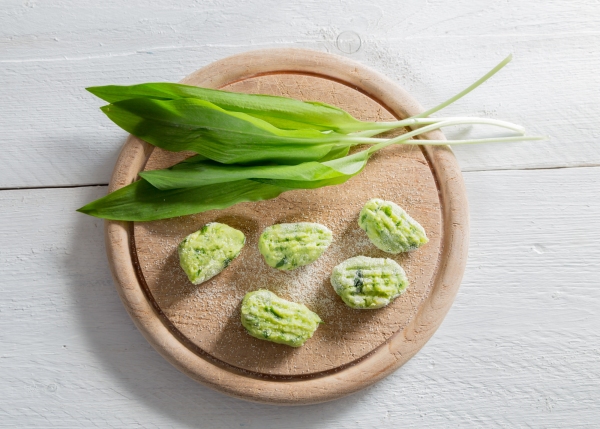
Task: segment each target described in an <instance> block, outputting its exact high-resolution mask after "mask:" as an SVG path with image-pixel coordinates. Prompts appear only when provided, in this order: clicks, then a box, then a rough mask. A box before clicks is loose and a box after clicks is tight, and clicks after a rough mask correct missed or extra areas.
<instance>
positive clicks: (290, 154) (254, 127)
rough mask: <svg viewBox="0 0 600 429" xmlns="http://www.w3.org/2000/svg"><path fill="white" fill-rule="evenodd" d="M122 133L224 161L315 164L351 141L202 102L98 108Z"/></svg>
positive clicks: (132, 102) (124, 103)
mask: <svg viewBox="0 0 600 429" xmlns="http://www.w3.org/2000/svg"><path fill="white" fill-rule="evenodd" d="M102 111H103V112H104V113H105V114H106V115H107V116H108V117H109V118H110V119H111V120H112V121H113V122H114V123H116V124H117V125H119V126H120V127H121V128H123V129H124V130H125V131H128V132H130V133H131V134H133V135H136V136H138V137H140V138H141V139H143V140H145V141H147V142H148V143H151V144H153V145H155V146H158V147H161V148H163V149H166V150H171V151H175V152H178V151H183V150H189V151H193V152H196V153H198V154H201V155H203V156H205V157H207V158H210V159H212V160H215V161H218V162H221V163H225V164H233V163H239V164H243V163H253V162H254V163H255V162H259V161H271V162H276V163H280V164H295V163H299V162H306V161H315V160H318V159H321V158H323V157H324V156H326V155H327V154H329V153H330V151H331V149H332V148H333V147H334V146H343V145H347V146H351V145H354V144H357V141H358V140H357V138H355V137H350V136H345V135H341V134H337V133H332V132H330V133H322V132H320V131H317V130H312V129H303V130H281V129H278V128H276V127H274V126H272V125H271V124H269V123H267V122H265V121H263V120H261V119H257V118H254V117H252V116H249V115H246V114H244V113H239V112H227V111H225V110H223V109H221V108H220V107H218V106H216V105H214V104H212V103H209V102H206V101H202V100H196V99H191V98H188V99H179V100H170V101H162V100H154V99H144V98H138V99H130V100H124V101H119V102H117V103H114V104H109V105H107V106H104V107H102Z"/></svg>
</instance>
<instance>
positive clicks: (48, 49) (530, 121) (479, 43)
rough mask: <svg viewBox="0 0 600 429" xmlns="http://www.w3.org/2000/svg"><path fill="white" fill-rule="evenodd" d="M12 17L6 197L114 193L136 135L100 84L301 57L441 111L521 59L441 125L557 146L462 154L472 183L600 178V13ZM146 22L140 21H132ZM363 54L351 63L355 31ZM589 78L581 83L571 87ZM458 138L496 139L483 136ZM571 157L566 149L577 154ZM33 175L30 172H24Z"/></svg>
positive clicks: (13, 8) (430, 8)
mask: <svg viewBox="0 0 600 429" xmlns="http://www.w3.org/2000/svg"><path fill="white" fill-rule="evenodd" d="M3 5H5V7H3V8H2V10H0V22H1V23H2V25H0V81H1V82H2V87H1V89H0V91H1V93H2V99H3V103H0V129H1V130H2V131H3V133H2V136H1V137H0V147H1V149H2V151H3V156H2V157H1V158H0V188H17V187H31V186H34V187H39V186H73V185H90V184H107V183H108V180H109V178H110V175H111V172H112V168H113V166H114V164H115V162H116V159H117V156H118V153H119V150H120V148H121V146H122V144H123V140H124V139H125V138H126V134H125V133H124V132H123V131H121V130H119V129H118V128H117V127H116V126H115V125H114V124H113V123H112V122H110V120H108V119H107V118H105V117H104V115H103V114H102V113H101V112H100V111H99V110H98V107H99V106H101V105H102V101H100V100H98V99H97V98H95V97H94V96H92V95H91V94H89V93H87V92H86V91H85V89H84V88H86V87H88V86H94V85H110V84H133V83H142V82H156V81H167V82H177V81H179V80H180V79H182V78H183V77H184V76H185V75H187V74H188V73H189V71H190V70H196V69H198V68H200V67H202V66H205V65H207V64H210V63H211V62H213V61H215V60H218V59H220V58H224V57H226V56H229V55H234V54H237V53H241V52H245V51H248V50H253V49H259V48H268V47H304V48H309V49H314V50H318V51H321V52H331V53H336V54H339V55H344V56H346V57H348V58H351V59H354V60H356V61H359V62H361V63H363V64H366V65H368V66H370V67H372V68H374V69H376V70H377V71H379V72H380V73H382V74H384V75H386V76H388V77H389V78H390V79H392V80H394V82H396V83H397V84H399V85H401V86H402V87H404V88H406V89H407V90H408V91H409V92H410V93H411V94H412V95H413V96H415V97H416V98H417V99H418V100H419V101H420V103H421V104H422V105H423V106H425V107H432V106H434V105H436V104H438V103H439V102H441V101H443V100H445V99H447V98H448V97H450V96H452V95H453V94H455V93H456V92H458V91H460V90H462V89H463V88H464V87H466V86H467V85H469V84H471V83H472V82H473V81H475V80H476V79H477V78H479V77H480V76H481V75H483V74H484V73H485V72H487V71H488V70H489V69H490V68H491V67H493V66H494V65H495V64H496V63H498V62H499V61H500V60H501V59H502V58H504V57H505V56H506V55H508V54H509V53H511V52H512V53H513V54H514V57H515V59H514V60H513V62H512V63H511V64H510V65H509V66H508V67H506V68H505V69H504V70H503V71H502V72H501V73H499V74H498V75H496V76H495V77H494V78H493V79H492V80H490V81H489V82H488V83H486V84H485V85H484V86H482V87H480V88H478V89H477V90H476V91H475V92H473V93H471V94H470V95H469V96H468V97H465V98H464V99H462V100H460V101H459V102H458V103H457V104H456V105H455V106H451V107H449V108H448V109H446V110H445V111H443V112H440V113H439V116H442V115H444V116H465V115H468V116H484V117H490V118H495V119H504V120H509V121H512V122H515V123H519V124H521V125H523V126H525V128H526V129H527V130H528V131H529V132H530V133H532V134H542V135H548V136H551V139H550V140H549V141H548V142H545V143H543V144H540V143H539V142H523V143H513V144H491V145H479V146H472V147H459V148H456V149H455V154H456V156H457V159H458V160H459V164H460V166H461V169H462V170H463V171H480V170H489V169H507V168H508V169H514V168H540V167H543V168H552V167H565V166H586V165H587V166H592V165H600V150H599V143H598V142H599V141H600V139H599V135H598V129H597V127H594V126H592V124H594V122H595V118H597V117H598V116H599V115H600V107H598V104H597V103H595V98H597V97H595V98H594V97H590V95H591V94H598V93H600V82H599V81H598V79H596V70H597V69H598V67H600V55H598V46H600V34H598V30H597V28H598V22H599V18H598V17H599V16H600V14H599V12H598V4H596V3H594V2H593V1H592V0H573V1H559V2H551V3H548V2H546V1H542V0H532V1H527V2H522V1H521V2H519V1H516V0H508V1H505V2H498V3H493V4H490V3H489V2H485V1H483V0H476V1H466V0H461V1H458V2H441V1H431V2H426V3H425V4H423V3H422V2H418V1H414V0H412V1H406V2H403V3H402V7H398V4H397V2H395V1H393V0H376V1H372V2H369V3H365V2H361V1H356V0H353V1H348V2H345V3H344V5H340V3H339V2H320V3H319V2H314V1H309V2H308V4H307V3H305V2H300V1H292V2H289V3H288V4H286V6H285V7H283V6H282V7H280V5H279V4H277V3H276V2H272V1H270V0H261V1H259V2H258V3H254V2H251V3H244V4H240V3H239V2H235V1H232V0H212V1H209V3H208V5H204V4H202V5H201V4H199V3H194V2H189V3H182V2H177V1H175V2H167V1H165V0H154V1H151V2H142V1H140V0H136V1H132V2H128V4H127V6H123V4H122V2H121V1H118V0H107V1H104V2H102V4H97V3H82V2H75V1H73V0H68V1H64V2H62V1H61V2H59V3H48V2H40V1H37V0H27V1H25V0H6V1H5V2H3ZM132 16H133V17H135V18H133V19H132V18H131V17H132ZM348 30H350V31H353V32H354V33H355V34H357V35H358V36H359V37H360V39H361V40H362V45H361V47H360V49H359V50H358V51H356V52H353V53H346V52H344V51H342V50H340V49H339V48H338V46H337V38H338V36H339V35H340V34H341V33H342V32H344V31H348ZM574 76H576V78H575V77H574ZM444 132H445V133H446V136H447V137H448V138H449V139H450V138H462V137H464V136H465V135H470V136H482V135H489V134H491V133H492V132H494V131H493V130H490V129H489V128H482V127H474V128H471V127H458V128H456V129H450V128H449V129H447V130H446V131H444ZM567 146H568V148H569V149H568V150H565V147H567ZM22 163H26V164H27V165H29V166H30V168H23V167H22Z"/></svg>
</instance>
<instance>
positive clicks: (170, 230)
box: [106, 50, 468, 404]
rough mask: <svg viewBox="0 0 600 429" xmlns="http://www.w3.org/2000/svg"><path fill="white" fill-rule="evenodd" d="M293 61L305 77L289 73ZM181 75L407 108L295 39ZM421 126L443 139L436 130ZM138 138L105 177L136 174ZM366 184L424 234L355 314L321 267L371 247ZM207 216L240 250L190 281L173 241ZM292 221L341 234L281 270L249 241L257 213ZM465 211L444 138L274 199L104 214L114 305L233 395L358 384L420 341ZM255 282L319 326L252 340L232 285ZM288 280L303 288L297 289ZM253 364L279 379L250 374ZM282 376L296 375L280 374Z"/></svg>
mask: <svg viewBox="0 0 600 429" xmlns="http://www.w3.org/2000/svg"><path fill="white" fill-rule="evenodd" d="M349 70H350V72H349ZM291 71H294V73H293V74H292V73H290V72H291ZM303 73H304V74H307V73H308V74H311V75H312V76H297V75H298V74H300V75H302V74H303ZM324 79H325V80H326V81H325V82H322V81H323V80H324ZM185 82H186V83H191V84H197V85H201V86H211V87H223V86H225V87H227V86H226V85H227V84H228V82H237V83H236V84H235V85H232V86H231V88H232V89H237V88H241V89H244V88H246V89H248V90H249V91H250V92H256V91H266V92H272V93H277V94H288V95H297V94H299V95H301V96H302V97H303V98H312V97H313V96H314V97H317V100H322V101H328V102H335V101H337V102H338V103H339V104H340V105H341V106H342V107H345V106H350V105H355V106H357V107H354V109H355V110H356V112H354V113H357V114H359V115H361V112H362V116H365V119H368V118H376V117H384V118H385V117H386V115H390V114H389V113H384V111H383V110H382V107H381V106H388V108H391V109H393V110H392V111H393V112H394V114H395V116H396V117H406V116H409V115H411V114H414V113H416V112H418V111H419V109H420V106H419V105H418V103H417V102H416V101H414V100H413V99H412V98H410V97H409V96H408V95H407V94H406V93H405V92H404V91H403V90H401V89H400V88H398V87H395V86H394V85H393V84H392V83H391V82H390V81H388V80H387V79H386V78H385V77H383V76H381V75H378V74H377V73H376V72H373V71H371V70H369V69H366V68H364V67H363V66H361V65H359V64H354V63H352V62H350V61H348V60H345V59H343V58H341V57H335V56H330V55H323V54H320V53H316V52H312V51H306V50H269V51H257V52H250V53H246V54H244V55H239V56H236V57H232V58H229V59H225V60H222V61H219V62H217V63H215V64H213V65H211V66H209V67H206V68H205V69H202V70H200V71H198V72H196V73H194V74H192V75H191V76H190V77H188V78H187V79H186V80H185ZM341 82H344V85H343V87H342V86H341ZM236 85H237V86H236ZM282 88H283V89H282ZM314 88H317V89H316V90H314ZM352 88H356V89H352ZM357 89H358V90H359V91H357ZM361 93H362V94H369V95H370V96H371V97H372V98H373V99H372V100H369V98H368V97H366V96H365V95H362V94H361ZM374 100H379V101H378V103H379V104H380V105H381V106H377V105H376V104H375V103H374ZM364 112H367V113H366V114H365V113H364ZM387 117H390V116H387ZM431 137H434V138H443V136H442V135H441V133H439V132H437V133H436V134H435V135H433V134H432V135H431ZM148 146H149V145H147V144H146V143H144V142H142V141H141V140H138V139H136V138H133V137H132V138H130V139H129V142H128V143H127V145H126V146H125V147H124V149H123V152H122V155H121V158H120V160H119V162H118V163H117V166H116V170H115V176H114V179H115V180H114V182H115V184H113V185H111V189H116V188H117V187H119V185H122V184H125V183H128V182H130V181H132V180H134V179H135V177H136V176H137V173H138V172H139V170H140V168H141V165H142V164H143V160H145V159H146V157H147V151H148ZM421 151H423V152H421ZM132 154H133V155H132ZM132 156H135V157H136V159H135V161H134V162H132ZM183 156H185V155H182V156H180V158H181V157H183ZM173 158H174V156H173V155H172V154H168V153H163V152H162V151H156V152H153V153H152V155H150V157H149V159H148V165H147V167H148V168H155V167H164V166H168V165H171V164H172V163H173V162H176V161H177V160H176V159H173ZM117 183H118V184H119V185H117ZM373 195H375V196H380V197H383V198H386V199H393V200H395V201H397V202H399V203H401V204H402V205H403V206H404V207H405V208H406V209H407V210H408V211H409V213H412V214H414V215H415V217H416V218H417V219H418V220H419V221H420V222H422V223H423V224H424V226H425V228H426V229H427V231H428V232H431V238H432V240H431V243H429V245H428V246H425V247H424V248H423V249H422V250H421V249H420V250H419V251H417V252H414V253H411V254H410V255H402V256H399V257H398V258H397V259H398V260H399V261H400V262H401V263H402V264H403V265H405V267H406V269H407V272H408V274H409V279H410V280H411V283H412V286H411V288H410V291H409V292H408V293H407V294H406V295H405V296H403V297H401V298H399V299H397V300H396V301H395V302H394V304H393V305H391V306H390V307H388V308H385V309H382V310H378V311H374V312H358V313H357V312H356V311H355V310H350V309H348V308H346V307H345V306H344V305H343V304H342V303H341V302H340V301H339V299H337V297H336V296H335V294H334V292H333V290H332V289H331V287H329V288H328V287H324V286H327V283H328V277H329V273H330V271H331V269H332V267H333V266H335V265H337V264H338V263H340V262H341V261H343V260H344V259H346V258H348V257H351V256H355V255H357V254H360V253H363V252H364V253H366V254H367V255H372V256H383V254H382V252H379V251H375V250H374V249H370V246H369V244H368V241H366V240H364V237H363V239H361V238H360V237H361V231H360V229H359V228H358V227H357V225H356V215H357V213H358V212H359V211H360V208H361V206H362V204H364V202H365V201H366V200H368V199H369V198H371V197H372V196H373ZM215 220H216V221H218V220H221V221H223V220H227V222H226V223H228V224H231V225H232V226H235V227H238V228H240V229H241V230H242V231H244V232H245V233H246V234H247V236H248V247H249V248H250V250H246V251H245V252H243V253H242V256H241V257H240V258H238V259H237V260H236V261H234V262H233V263H232V265H231V268H230V269H228V270H226V271H224V272H223V273H222V274H221V275H219V276H217V277H215V279H213V280H212V281H209V282H207V284H206V285H202V286H200V287H192V286H190V284H189V283H188V282H187V281H186V279H185V276H183V273H181V272H180V270H179V268H178V267H177V265H178V261H177V257H176V252H175V249H176V245H177V243H178V242H179V241H181V239H182V238H183V237H185V235H187V234H189V233H191V232H193V231H195V230H197V229H199V228H200V227H201V226H202V225H204V224H206V223H207V222H209V221H215ZM302 220H304V221H306V220H312V221H321V222H323V223H324V224H325V225H327V226H329V227H330V228H331V229H332V230H333V231H334V233H335V234H336V235H337V236H338V237H340V238H339V239H338V240H339V241H338V242H337V243H336V244H334V245H333V250H332V251H330V252H328V256H327V257H323V258H322V259H321V260H320V261H317V262H316V263H315V264H314V265H313V266H310V267H305V268H304V269H300V270H298V271H297V272H293V273H290V278H288V279H285V278H284V277H283V275H282V274H281V273H278V272H276V271H274V270H271V269H270V268H268V267H266V266H263V265H261V261H260V255H259V254H258V252H257V251H256V249H255V248H254V247H255V245H256V240H257V238H258V235H259V233H260V231H262V229H263V228H264V227H266V226H268V225H270V224H273V223H276V222H281V221H302ZM467 224H468V212H467V203H466V198H465V194H464V188H463V185H462V181H461V178H460V171H459V170H458V168H457V164H456V161H455V160H454V158H453V156H452V155H451V152H450V151H449V150H448V149H446V148H444V147H436V148H423V149H421V150H419V149H417V148H414V147H406V148H389V149H388V150H386V151H382V153H381V154H379V155H378V156H377V157H376V158H375V159H374V162H373V164H372V165H371V166H370V167H368V168H367V171H366V172H365V173H364V176H362V175H361V176H359V177H357V178H354V179H352V181H349V182H348V183H346V184H344V185H342V186H338V187H331V188H323V189H320V190H318V191H312V192H309V191H294V192H289V193H284V194H283V195H281V196H280V197H278V198H277V199H275V200H273V201H266V202H259V203H247V204H241V205H238V206H235V207H233V208H230V209H227V210H223V211H214V212H207V213H204V214H199V215H194V216H189V217H184V218H179V219H173V220H169V221H161V222H151V223H136V224H135V227H134V229H133V230H132V229H131V226H130V225H129V224H127V223H124V222H107V230H106V231H107V236H106V237H107V241H106V243H107V250H108V254H109V261H110V263H111V267H112V270H113V274H114V275H115V279H116V281H117V289H118V290H119V293H120V294H121V297H122V299H123V301H124V303H125V306H126V308H127V309H128V311H129V312H130V315H131V316H132V318H133V319H134V321H135V322H136V324H137V325H138V327H139V328H140V329H141V330H142V332H143V333H144V334H145V336H146V338H148V340H149V341H150V343H151V344H152V345H153V346H154V347H155V348H156V349H157V350H158V351H159V352H161V354H163V356H165V357H166V358H167V359H168V360H169V361H170V362H171V363H173V364H174V365H175V366H177V367H178V368H179V369H181V370H182V371H184V372H185V373H187V374H188V375H190V376H191V377H193V378H195V379H196V380H198V381H201V382H202V383H205V384H207V385H209V386H211V387H214V388H216V389H219V390H222V391H224V392H226V393H228V394H231V395H234V396H239V397H242V398H245V399H250V400H255V401H262V402H269V403H287V404H305V403H312V402H322V401H326V400H330V399H334V398H338V397H340V396H344V395H347V394H349V393H352V392H355V391H356V390H359V389H361V388H364V387H366V386H368V385H370V384H372V383H374V382H375V381H377V380H379V379H381V378H382V377H384V376H386V375H388V374H389V373H391V372H392V371H393V370H394V369H396V368H398V367H399V366H400V365H402V364H403V363H405V362H406V361H407V360H408V359H410V357H412V355H414V353H416V352H417V351H418V350H419V349H420V348H421V347H422V346H423V345H424V344H425V342H426V341H427V340H428V339H429V337H430V336H431V335H432V334H433V332H434V331H435V329H436V328H437V326H438V325H439V324H440V323H441V320H442V319H443V317H444V315H445V313H446V311H447V310H448V308H449V306H450V305H451V303H452V300H453V299H454V296H455V294H456V291H457V289H458V285H459V283H460V279H461V277H462V270H463V268H464V264H465V262H466V261H465V255H466V244H467V237H468V230H467ZM134 237H135V238H134ZM130 245H131V246H132V247H131V248H130V247H129V246H130ZM132 256H133V257H132ZM135 266H139V271H136V269H135V268H134V267H135ZM245 266H250V267H252V269H247V268H244V267H245ZM313 281H314V283H313ZM265 283H266V284H267V285H268V286H267V287H268V288H269V289H272V290H273V289H275V290H276V291H278V292H280V293H282V294H283V296H284V297H287V298H292V299H293V298H295V299H294V300H299V301H300V302H304V303H306V304H310V305H309V306H311V305H312V307H313V308H314V309H315V310H316V311H318V312H319V311H320V312H321V313H320V314H323V316H324V320H325V322H326V326H325V327H324V328H322V329H319V330H318V331H317V333H316V335H315V337H314V338H313V340H312V341H311V342H310V343H308V344H307V345H306V346H304V347H302V348H300V349H296V350H292V349H289V348H286V347H285V346H281V345H274V344H270V343H266V342H261V341H259V340H256V339H254V338H251V337H249V336H247V335H246V334H245V332H244V330H243V329H242V328H241V327H240V326H239V323H238V322H239V321H238V319H239V314H238V311H239V310H238V306H239V302H240V300H241V298H242V297H243V295H244V294H245V293H246V292H248V291H250V290H255V289H258V288H259V287H261V286H263V285H264V284H265ZM301 287H305V288H306V291H300V292H299V291H298V289H299V288H301ZM244 370H245V371H250V373H248V372H243V371H244ZM262 375H269V376H271V377H272V376H280V377H284V378H281V379H260V378H258V377H259V376H262ZM306 376H311V377H310V378H306ZM289 377H292V379H293V378H294V377H302V378H298V379H297V380H296V381H294V382H290V380H289V379H288V378H289Z"/></svg>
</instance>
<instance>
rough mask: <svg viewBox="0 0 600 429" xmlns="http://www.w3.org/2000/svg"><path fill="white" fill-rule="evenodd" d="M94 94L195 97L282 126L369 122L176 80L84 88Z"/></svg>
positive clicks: (338, 127) (327, 108)
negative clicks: (175, 81)
mask: <svg viewBox="0 0 600 429" xmlns="http://www.w3.org/2000/svg"><path fill="white" fill-rule="evenodd" d="M87 90H88V91H89V92H91V93H92V94H94V95H96V96H97V97H99V98H101V99H103V100H105V101H108V102H109V103H116V102H119V101H124V100H129V99H134V98H149V99H156V100H178V99H185V98H192V99H199V100H204V101H208V102H210V103H213V104H215V105H217V106H219V107H221V108H223V109H225V110H228V111H231V112H241V113H247V114H249V115H252V116H254V117H256V118H260V119H262V120H264V121H266V122H268V123H270V124H272V125H274V126H276V127H278V128H282V129H292V130H296V129H304V128H311V129H318V130H334V131H337V132H341V133H348V132H352V131H357V130H365V129H370V124H371V123H370V122H362V121H359V120H358V119H355V118H353V117H352V116H351V115H350V114H349V113H347V112H346V111H344V110H342V109H340V108H338V107H335V106H331V105H329V104H325V103H319V102H310V101H309V102H303V101H300V100H295V99H292V98H286V97H277V96H272V95H256V94H240V93H235V92H227V91H220V90H215V89H207V88H200V87H196V86H189V85H181V84H176V83H144V84H140V85H131V86H118V85H108V86H96V87H90V88H87Z"/></svg>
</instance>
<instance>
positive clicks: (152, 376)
mask: <svg viewBox="0 0 600 429" xmlns="http://www.w3.org/2000/svg"><path fill="white" fill-rule="evenodd" d="M104 192H105V188H104V187H102V188H89V198H88V200H89V201H91V200H93V199H95V198H98V197H100V196H102V194H103V193H104ZM73 228H74V231H72V235H71V236H73V237H76V240H74V241H73V242H72V243H70V246H71V248H70V249H69V250H70V252H69V256H68V257H67V258H66V259H65V260H64V267H63V268H64V269H66V270H68V271H69V272H81V273H83V274H82V275H80V277H76V278H75V279H73V280H74V281H73V282H72V287H71V293H72V294H73V301H75V302H76V303H77V307H76V310H75V311H76V312H77V314H76V320H78V322H79V327H80V330H81V335H82V337H84V344H85V343H87V346H88V347H89V351H90V352H91V353H92V354H93V355H94V356H95V358H96V359H97V361H98V365H94V366H92V365H90V366H89V367H90V370H95V371H99V372H101V374H92V375H91V377H90V378H91V379H97V378H100V379H103V380H105V383H106V384H108V386H102V389H105V390H108V391H114V392H115V393H114V394H115V396H117V395H120V396H122V397H123V398H126V399H123V400H124V401H132V402H135V403H138V404H143V406H144V408H142V409H141V410H140V407H139V405H138V406H136V407H134V406H133V404H132V405H131V406H127V405H125V406H123V407H119V409H118V410H115V413H123V416H124V415H125V414H127V410H128V409H129V408H130V409H131V410H132V413H133V414H140V415H137V416H136V415H128V418H129V419H131V418H133V419H136V420H137V421H138V422H139V424H141V425H145V423H144V420H145V419H147V424H148V425H150V424H152V425H154V424H159V425H160V423H161V422H162V423H163V424H165V423H168V422H177V423H176V424H175V425H176V426H177V427H181V426H189V427H199V426H200V427H267V426H269V427H271V426H275V425H277V426H281V427H286V426H288V427H289V424H290V422H297V423H298V424H299V425H301V426H302V427H306V428H310V427H314V426H320V427H323V425H324V424H327V422H331V423H333V422H335V421H336V420H338V419H339V418H340V417H341V416H344V415H347V414H348V413H350V412H351V410H352V409H353V408H355V407H356V406H357V404H358V403H359V402H361V401H362V400H364V398H365V397H366V396H367V395H368V390H367V391H362V392H359V393H357V394H354V395H352V396H350V397H346V398H343V399H341V400H337V401H334V402H329V403H325V404H319V405H309V406H303V407H279V406H270V405H261V404H255V403H250V402H246V401H242V400H238V399H235V398H230V397H228V396H225V395H223V394H221V393H219V392H216V391H214V390H212V389H209V388H207V387H205V386H203V385H201V384H199V383H197V382H195V381H193V380H191V379H190V378H188V377H187V376H186V375H184V374H183V373H181V372H179V371H178V370H177V369H175V368H174V367H173V366H171V365H170V364H169V363H168V362H167V361H166V360H164V359H163V358H162V357H161V356H160V355H159V354H158V353H157V352H156V351H155V350H154V349H153V348H152V347H151V346H150V344H149V343H148V342H147V341H146V340H145V339H144V338H143V336H142V335H141V333H140V332H139V331H138V330H137V329H136V328H135V326H134V324H133V322H132V321H131V319H130V318H129V316H128V314H127V312H126V310H125V308H124V306H123V304H122V303H121V301H120V299H119V297H118V295H117V292H116V290H115V287H114V284H113V281H112V278H111V275H110V271H109V267H108V263H107V261H106V254H105V247H104V237H103V234H104V231H103V229H104V225H103V221H102V220H100V219H95V218H92V217H89V216H85V215H80V216H79V215H78V216H76V217H75V223H74V225H73ZM82 266H84V267H86V266H87V267H88V268H86V269H84V270H81V269H78V267H82ZM92 368H94V369H92ZM117 397H118V398H119V399H120V397H119V396H117ZM134 410H135V411H134ZM123 416H119V415H115V416H114V417H117V418H119V417H123Z"/></svg>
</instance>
